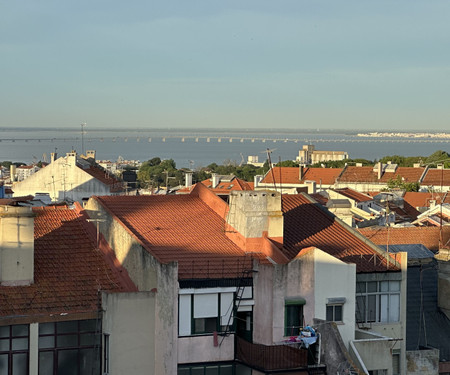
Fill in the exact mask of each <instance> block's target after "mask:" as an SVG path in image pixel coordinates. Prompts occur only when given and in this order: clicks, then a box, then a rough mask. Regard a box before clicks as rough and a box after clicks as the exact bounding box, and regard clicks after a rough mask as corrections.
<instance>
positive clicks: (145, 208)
mask: <svg viewBox="0 0 450 375" xmlns="http://www.w3.org/2000/svg"><path fill="white" fill-rule="evenodd" d="M95 199H97V200H98V201H99V202H100V203H101V204H102V205H103V206H104V207H105V208H106V209H107V210H108V211H109V212H110V213H111V214H112V215H113V216H114V217H115V218H116V219H117V220H118V221H119V222H120V223H121V224H122V225H123V226H124V227H125V228H126V229H127V230H128V231H129V232H130V233H131V234H132V235H133V236H134V237H135V238H136V239H137V240H138V241H139V242H140V243H141V244H142V246H144V247H145V249H146V250H147V251H148V252H149V253H150V254H152V255H153V256H154V257H155V258H156V259H158V260H159V261H160V262H162V263H169V262H173V261H178V276H179V279H194V278H222V277H237V276H241V272H242V268H243V267H246V268H247V267H249V266H250V262H251V259H250V258H249V257H246V256H245V254H244V251H243V250H242V249H241V248H240V247H238V246H237V245H235V244H234V243H233V242H232V241H231V240H230V239H229V238H228V237H227V236H226V233H225V220H224V218H223V217H221V216H220V215H219V214H217V213H216V212H214V211H213V210H212V209H211V208H210V207H209V206H208V205H207V204H206V203H205V202H204V201H203V200H202V199H200V198H199V197H197V196H193V195H166V196H156V195H153V196H103V197H95ZM217 199H219V200H220V198H217Z"/></svg>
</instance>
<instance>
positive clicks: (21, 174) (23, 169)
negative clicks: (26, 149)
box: [15, 165, 41, 181]
mask: <svg viewBox="0 0 450 375" xmlns="http://www.w3.org/2000/svg"><path fill="white" fill-rule="evenodd" d="M40 169H41V168H39V167H38V166H37V165H21V166H20V167H17V168H16V176H15V178H16V181H23V180H25V179H27V178H28V177H30V176H31V175H32V174H34V173H36V172H37V171H39V170H40Z"/></svg>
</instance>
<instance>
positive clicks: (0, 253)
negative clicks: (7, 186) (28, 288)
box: [0, 206, 34, 286]
mask: <svg viewBox="0 0 450 375" xmlns="http://www.w3.org/2000/svg"><path fill="white" fill-rule="evenodd" d="M33 279H34V219H33V211H32V209H31V207H21V206H0V282H1V284H2V285H8V286H19V285H22V286H23V285H30V284H31V283H33Z"/></svg>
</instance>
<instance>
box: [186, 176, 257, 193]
mask: <svg viewBox="0 0 450 375" xmlns="http://www.w3.org/2000/svg"><path fill="white" fill-rule="evenodd" d="M201 183H202V184H203V185H205V186H206V187H207V188H208V189H210V190H211V191H213V192H214V193H215V194H217V195H229V194H230V192H231V191H243V190H253V182H247V181H245V180H242V179H240V178H238V177H234V178H233V180H232V181H221V182H220V183H219V184H218V185H217V187H215V188H213V187H212V184H211V179H209V178H208V179H206V180H204V181H201ZM194 186H195V185H193V186H191V187H184V188H182V189H180V190H178V193H179V194H188V193H189V192H191V191H192V189H193V188H194Z"/></svg>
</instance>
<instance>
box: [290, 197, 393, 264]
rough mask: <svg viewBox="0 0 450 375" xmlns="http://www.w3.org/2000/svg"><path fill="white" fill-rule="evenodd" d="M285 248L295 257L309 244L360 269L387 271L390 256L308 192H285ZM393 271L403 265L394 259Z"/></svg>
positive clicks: (291, 256)
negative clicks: (387, 259) (398, 264)
mask: <svg viewBox="0 0 450 375" xmlns="http://www.w3.org/2000/svg"><path fill="white" fill-rule="evenodd" d="M282 205H283V213H284V242H283V251H284V252H285V254H286V255H287V256H288V258H290V259H292V258H294V257H295V256H297V254H298V253H299V252H300V251H301V250H302V249H305V248H308V247H312V246H313V247H317V248H319V249H321V250H323V251H325V252H327V253H328V254H330V255H332V256H334V257H336V258H338V259H340V260H342V261H344V262H346V263H355V264H356V271H357V272H386V270H387V265H386V257H385V255H384V252H383V251H382V250H379V249H378V248H377V247H376V246H375V245H374V244H372V243H371V242H370V241H365V240H364V238H363V237H362V236H359V235H358V233H357V232H355V231H353V230H352V229H351V228H349V227H346V226H345V225H344V224H342V223H341V222H340V221H338V220H336V218H335V217H334V215H332V214H331V213H330V212H329V211H327V210H326V209H324V208H323V207H321V206H320V205H319V204H317V203H312V202H311V201H310V200H309V199H308V198H307V197H306V196H304V195H302V194H298V195H284V196H283V197H282ZM389 270H390V271H398V270H399V268H398V267H397V266H394V265H393V263H391V262H390V267H389Z"/></svg>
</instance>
